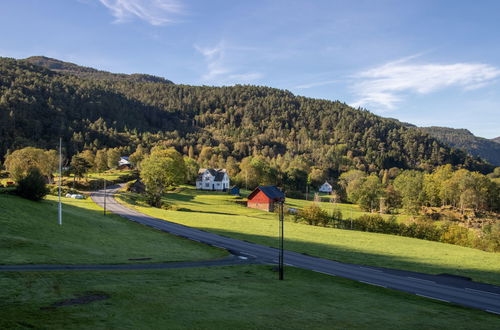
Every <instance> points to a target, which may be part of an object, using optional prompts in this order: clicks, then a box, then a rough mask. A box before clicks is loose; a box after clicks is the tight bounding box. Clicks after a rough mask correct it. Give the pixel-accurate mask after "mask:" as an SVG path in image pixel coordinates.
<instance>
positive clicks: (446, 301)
mask: <svg viewBox="0 0 500 330" xmlns="http://www.w3.org/2000/svg"><path fill="white" fill-rule="evenodd" d="M415 294H416V295H417V296H419V297H424V298H428V299H434V300H439V301H442V302H445V303H449V301H448V300H444V299H439V298H435V297H429V296H426V295H423V294H418V293H415Z"/></svg>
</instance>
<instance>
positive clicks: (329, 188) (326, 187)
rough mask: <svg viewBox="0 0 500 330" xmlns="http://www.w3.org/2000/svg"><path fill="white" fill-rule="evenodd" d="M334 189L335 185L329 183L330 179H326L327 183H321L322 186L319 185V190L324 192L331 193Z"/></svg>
mask: <svg viewBox="0 0 500 330" xmlns="http://www.w3.org/2000/svg"><path fill="white" fill-rule="evenodd" d="M332 190H333V187H332V185H331V184H329V183H328V181H325V183H323V184H322V185H321V187H319V191H320V192H324V193H331V192H332Z"/></svg>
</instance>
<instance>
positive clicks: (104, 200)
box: [103, 179, 106, 215]
mask: <svg viewBox="0 0 500 330" xmlns="http://www.w3.org/2000/svg"><path fill="white" fill-rule="evenodd" d="M103 180H104V215H106V179H103Z"/></svg>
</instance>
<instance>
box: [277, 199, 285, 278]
mask: <svg viewBox="0 0 500 330" xmlns="http://www.w3.org/2000/svg"><path fill="white" fill-rule="evenodd" d="M279 205H280V207H279V208H280V209H279V228H280V230H279V232H280V249H279V260H278V261H279V264H278V269H279V279H280V281H282V280H283V265H284V260H283V259H284V253H283V252H284V251H283V240H284V234H285V233H284V226H283V223H284V221H283V220H284V219H283V218H284V216H283V200H281V201H280V202H279Z"/></svg>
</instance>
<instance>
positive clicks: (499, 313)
mask: <svg viewBox="0 0 500 330" xmlns="http://www.w3.org/2000/svg"><path fill="white" fill-rule="evenodd" d="M486 311H487V312H488V313H493V314H497V315H500V312H495V311H492V310H490V309H487V310H486Z"/></svg>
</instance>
